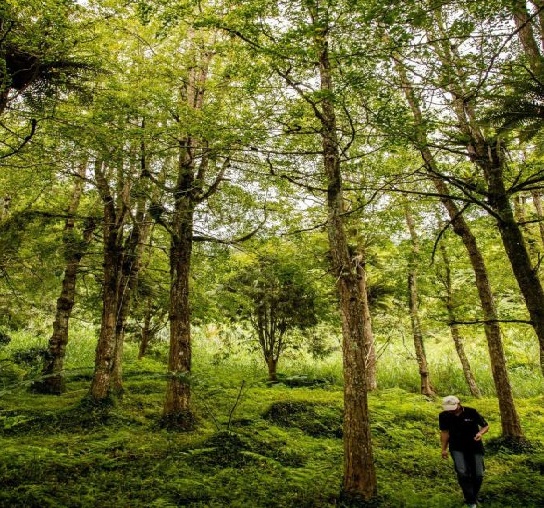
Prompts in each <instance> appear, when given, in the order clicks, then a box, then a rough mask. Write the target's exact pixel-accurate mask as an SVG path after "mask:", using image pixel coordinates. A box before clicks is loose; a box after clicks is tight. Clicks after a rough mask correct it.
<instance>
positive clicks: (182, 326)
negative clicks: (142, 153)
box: [162, 53, 212, 430]
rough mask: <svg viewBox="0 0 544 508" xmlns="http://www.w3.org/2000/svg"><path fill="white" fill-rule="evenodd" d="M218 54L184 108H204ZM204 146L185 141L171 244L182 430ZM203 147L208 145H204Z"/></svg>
mask: <svg viewBox="0 0 544 508" xmlns="http://www.w3.org/2000/svg"><path fill="white" fill-rule="evenodd" d="M211 58H212V54H211V53H210V54H207V55H204V59H203V61H202V62H201V64H200V66H199V65H195V67H193V68H192V69H191V72H190V74H189V80H188V83H187V85H186V87H185V88H184V89H183V93H182V96H183V99H184V102H185V104H184V107H189V108H192V109H194V110H195V111H199V110H201V109H202V106H203V100H204V85H205V83H206V80H207V76H208V67H209V63H210V60H211ZM200 145H202V143H199V141H198V140H196V139H195V138H193V137H192V136H190V135H186V137H180V139H179V158H178V175H177V182H176V186H175V190H174V214H173V218H172V224H171V231H170V234H171V240H170V306H169V320H170V352H169V356H168V372H169V377H168V381H167V385H166V398H165V402H164V407H163V414H162V420H163V424H164V425H165V426H167V427H170V428H177V429H179V430H190V429H191V428H193V426H194V415H193V413H192V411H191V387H190V383H189V377H190V374H191V354H192V353H191V308H190V304H189V294H190V288H189V277H190V271H191V255H192V250H193V220H194V211H195V207H196V205H197V203H198V200H199V199H202V198H201V196H202V183H203V180H204V173H205V171H206V167H207V163H208V160H207V157H206V155H205V150H204V151H203V153H202V159H201V162H200V168H199V170H198V172H197V169H196V166H195V164H196V152H197V148H199V146H200ZM200 148H202V146H200Z"/></svg>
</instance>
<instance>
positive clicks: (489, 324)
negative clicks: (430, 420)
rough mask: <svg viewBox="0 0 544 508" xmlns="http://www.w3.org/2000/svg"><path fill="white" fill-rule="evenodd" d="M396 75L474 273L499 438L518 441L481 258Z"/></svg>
mask: <svg viewBox="0 0 544 508" xmlns="http://www.w3.org/2000/svg"><path fill="white" fill-rule="evenodd" d="M396 68H397V72H398V74H399V76H400V78H401V84H402V88H403V91H404V93H405V96H406V99H407V101H408V103H409V105H410V108H411V110H412V114H413V117H414V121H415V128H416V132H415V139H414V144H415V146H416V148H417V149H418V150H419V151H420V153H421V156H422V158H423V161H424V164H425V168H426V169H427V171H428V173H429V176H430V178H431V180H432V182H433V184H434V186H435V187H436V190H437V191H438V194H439V195H440V201H441V202H442V205H443V206H444V208H446V210H447V211H448V215H449V217H450V221H451V224H452V227H453V231H454V233H455V234H456V235H458V236H459V237H460V238H461V240H462V242H463V245H464V246H465V248H466V250H467V254H468V256H469V259H470V263H471V265H472V269H473V270H474V276H475V280H476V288H477V290H478V296H479V298H480V303H481V306H482V311H483V315H484V332H485V336H486V339H487V347H488V351H489V358H490V363H491V371H492V374H493V382H494V384H495V390H496V392H497V398H498V400H499V410H500V414H501V426H502V435H503V436H504V437H509V438H514V439H516V438H519V437H521V436H522V435H523V434H522V430H521V423H520V420H519V416H518V414H517V411H516V407H515V404H514V396H513V393H512V387H511V385H510V380H509V376H508V370H507V368H506V357H505V354H504V348H503V344H502V333H501V329H500V326H499V319H498V314H497V310H496V306H495V299H494V297H493V292H492V291H491V284H490V282H489V277H488V273H487V268H486V265H485V261H484V258H483V255H482V253H481V251H480V249H479V248H478V244H477V242H476V238H475V236H474V235H473V234H472V231H471V230H470V227H469V225H468V224H467V222H466V221H465V219H464V217H463V216H462V215H461V212H460V210H459V209H458V208H457V205H456V204H455V202H454V201H453V199H452V198H450V197H449V196H450V192H449V189H448V186H447V185H446V183H444V181H443V180H441V179H440V178H439V176H438V175H440V172H439V171H438V166H437V164H436V161H435V159H434V156H433V155H432V153H431V151H430V150H429V145H428V142H427V133H426V131H425V127H424V123H423V115H422V113H421V108H420V106H419V103H418V100H417V98H416V96H415V94H414V90H413V88H412V87H411V86H410V83H409V82H408V79H407V77H406V72H405V70H404V68H403V67H402V65H397V66H396Z"/></svg>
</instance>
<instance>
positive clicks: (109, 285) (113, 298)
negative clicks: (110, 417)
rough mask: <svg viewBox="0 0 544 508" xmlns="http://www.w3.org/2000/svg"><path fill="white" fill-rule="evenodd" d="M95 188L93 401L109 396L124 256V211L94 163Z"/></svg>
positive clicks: (98, 167)
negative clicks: (98, 272)
mask: <svg viewBox="0 0 544 508" xmlns="http://www.w3.org/2000/svg"><path fill="white" fill-rule="evenodd" d="M95 176H96V181H97V187H98V189H99V191H100V194H101V197H102V200H103V203H104V224H103V231H104V251H103V255H104V263H103V276H104V282H103V295H102V320H101V326H100V334H99V336H98V343H97V346H96V356H95V366H94V375H93V380H92V383H91V389H90V397H91V399H92V400H93V401H94V402H98V403H100V402H104V401H106V400H107V399H108V398H109V397H110V396H111V390H110V388H111V375H112V372H113V367H114V362H115V348H116V340H115V339H116V336H115V332H116V327H117V312H118V296H119V284H120V282H121V264H122V259H123V245H122V234H123V224H124V212H118V211H117V210H116V207H115V199H114V197H113V196H112V194H111V192H110V189H109V186H108V182H107V180H106V178H105V175H104V165H103V163H102V162H100V161H97V162H96V164H95Z"/></svg>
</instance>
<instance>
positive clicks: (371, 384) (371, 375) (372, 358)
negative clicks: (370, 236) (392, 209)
mask: <svg viewBox="0 0 544 508" xmlns="http://www.w3.org/2000/svg"><path fill="white" fill-rule="evenodd" d="M355 262H356V270H357V277H358V278H359V286H360V291H361V303H362V308H361V312H362V313H363V320H364V337H365V349H366V351H367V358H366V387H367V390H369V391H372V390H375V389H376V388H377V387H378V378H377V366H378V361H377V357H376V344H375V342H374V333H373V332H372V316H371V314H370V305H369V301H368V287H367V281H366V267H365V255H364V252H363V249H360V250H359V253H358V254H357V256H356V259H355Z"/></svg>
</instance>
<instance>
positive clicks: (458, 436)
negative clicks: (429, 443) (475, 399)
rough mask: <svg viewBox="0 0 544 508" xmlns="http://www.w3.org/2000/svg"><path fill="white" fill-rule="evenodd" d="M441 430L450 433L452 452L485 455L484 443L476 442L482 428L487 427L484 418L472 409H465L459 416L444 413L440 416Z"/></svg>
mask: <svg viewBox="0 0 544 508" xmlns="http://www.w3.org/2000/svg"><path fill="white" fill-rule="evenodd" d="M438 424H439V426H440V430H444V431H448V432H449V433H450V440H449V447H450V450H454V451H460V452H472V453H484V445H483V444H482V441H474V436H475V435H476V434H477V433H478V431H479V430H480V427H486V426H487V422H486V421H485V419H484V418H483V416H482V415H481V414H480V413H478V411H476V409H473V408H471V407H463V410H462V411H461V413H460V414H459V415H455V414H453V413H452V412H451V411H442V412H441V413H440V414H439V415H438Z"/></svg>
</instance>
